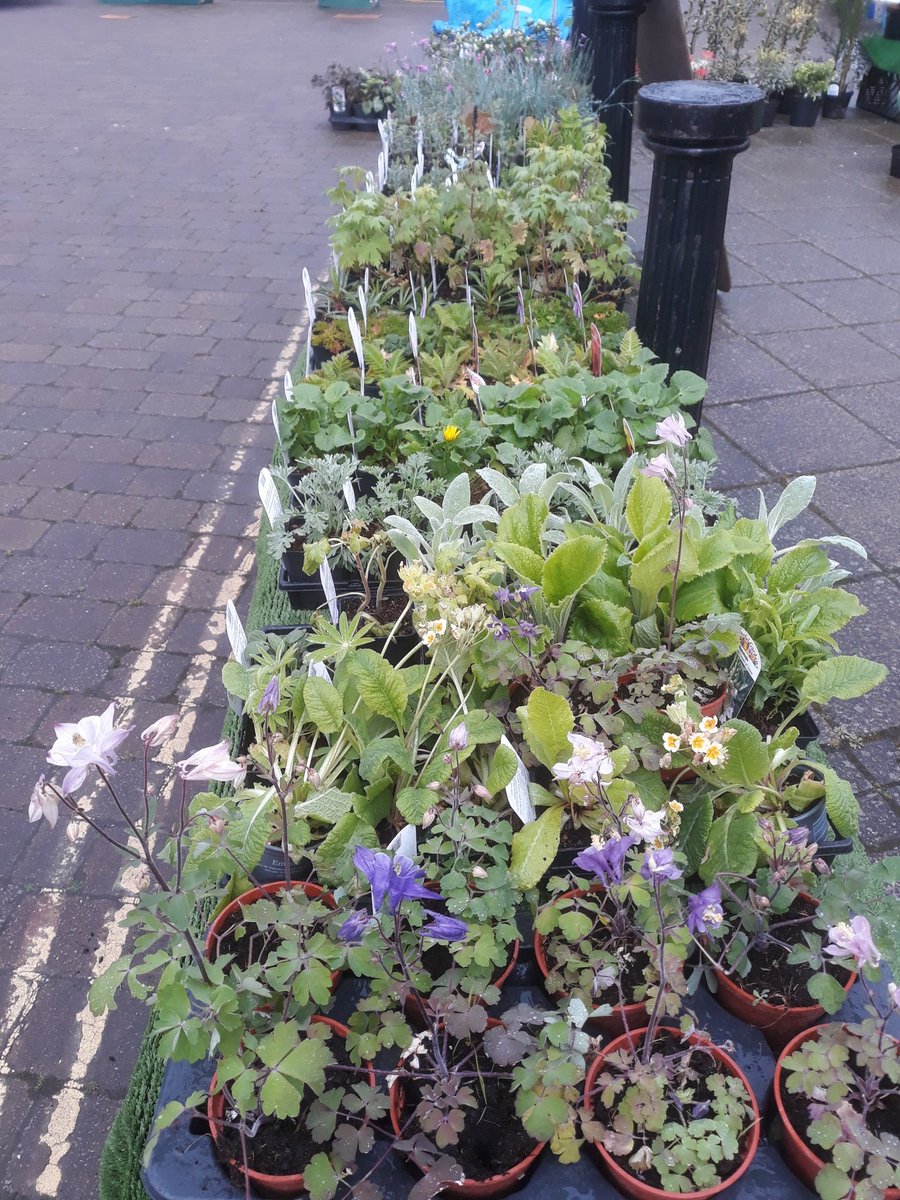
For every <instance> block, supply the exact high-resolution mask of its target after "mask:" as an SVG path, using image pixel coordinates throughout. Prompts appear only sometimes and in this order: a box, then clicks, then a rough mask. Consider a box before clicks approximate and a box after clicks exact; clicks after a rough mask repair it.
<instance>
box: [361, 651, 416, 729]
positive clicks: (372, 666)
mask: <svg viewBox="0 0 900 1200" xmlns="http://www.w3.org/2000/svg"><path fill="white" fill-rule="evenodd" d="M351 672H352V674H353V678H354V680H355V681H356V686H357V689H358V690H359V694H360V696H361V697H362V699H363V700H364V701H365V703H366V704H367V705H368V706H369V708H370V709H371V710H372V712H375V713H378V715H379V716H381V717H388V718H389V719H390V720H391V721H393V722H394V724H395V725H396V726H397V728H398V729H402V727H403V715H404V713H405V712H406V703H407V701H408V700H409V693H408V692H407V690H406V684H405V682H404V680H403V675H402V673H401V672H400V671H397V670H396V669H395V668H394V667H392V666H391V664H390V663H389V662H388V661H387V659H385V658H382V657H381V655H380V654H376V653H375V651H374V650H358V651H357V652H356V656H355V658H354V660H353V665H352V667H351Z"/></svg>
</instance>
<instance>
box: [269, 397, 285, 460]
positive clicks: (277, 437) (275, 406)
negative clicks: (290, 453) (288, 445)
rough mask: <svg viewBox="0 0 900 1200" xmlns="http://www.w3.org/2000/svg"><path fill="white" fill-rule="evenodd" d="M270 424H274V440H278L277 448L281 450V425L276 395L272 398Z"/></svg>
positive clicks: (282, 448) (282, 447)
mask: <svg viewBox="0 0 900 1200" xmlns="http://www.w3.org/2000/svg"><path fill="white" fill-rule="evenodd" d="M272 424H273V425H274V426H275V440H276V441H277V442H278V447H279V449H280V450H282V451H283V450H284V446H283V445H282V444H281V425H280V423H279V421H278V397H277V396H275V397H274V399H273V400H272Z"/></svg>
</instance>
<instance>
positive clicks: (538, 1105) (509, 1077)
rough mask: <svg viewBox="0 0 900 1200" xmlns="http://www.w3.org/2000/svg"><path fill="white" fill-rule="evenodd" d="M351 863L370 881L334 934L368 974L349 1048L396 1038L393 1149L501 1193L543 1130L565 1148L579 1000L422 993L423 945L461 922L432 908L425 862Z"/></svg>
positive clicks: (579, 1055) (426, 1167)
mask: <svg viewBox="0 0 900 1200" xmlns="http://www.w3.org/2000/svg"><path fill="white" fill-rule="evenodd" d="M354 862H355V863H356V866H357V869H358V871H359V872H360V874H361V875H362V876H363V877H364V878H365V879H366V880H367V882H368V884H369V886H370V887H371V903H367V904H366V905H365V907H363V908H358V909H356V910H355V911H354V912H353V913H352V914H351V915H350V916H349V917H348V918H347V920H346V922H345V924H344V926H343V927H342V929H341V934H340V936H341V937H342V938H343V939H344V940H345V941H346V942H347V944H348V945H349V946H350V951H349V962H350V964H351V967H352V969H354V970H355V971H357V972H358V973H359V974H360V975H362V976H363V977H365V978H367V979H369V981H370V984H369V994H368V995H367V996H365V997H364V998H363V999H362V1000H361V1001H360V1003H359V1005H358V1008H357V1011H356V1013H355V1014H354V1015H353V1017H351V1019H350V1029H351V1033H350V1036H349V1037H348V1041H347V1045H348V1049H349V1052H350V1056H351V1059H353V1060H355V1061H357V1060H359V1059H360V1058H361V1057H362V1056H364V1055H366V1054H367V1053H369V1051H370V1050H371V1048H372V1047H373V1046H390V1045H393V1044H396V1045H399V1046H400V1047H401V1048H403V1050H404V1053H403V1054H402V1056H401V1058H400V1061H399V1063H398V1065H397V1068H396V1070H395V1071H393V1072H392V1074H391V1123H392V1127H393V1130H394V1135H395V1141H394V1149H395V1150H396V1151H397V1152H399V1153H401V1154H403V1155H404V1156H405V1157H407V1158H409V1159H410V1160H411V1162H412V1163H413V1164H414V1165H415V1166H416V1167H417V1168H418V1169H419V1170H420V1171H422V1172H424V1173H426V1174H427V1175H428V1177H429V1180H430V1181H431V1183H432V1184H433V1185H434V1189H435V1190H436V1189H437V1188H438V1187H441V1188H446V1189H447V1191H448V1193H449V1194H451V1195H458V1196H495V1195H496V1196H499V1195H504V1194H506V1193H507V1192H509V1191H511V1190H513V1189H514V1188H515V1187H516V1186H519V1185H520V1183H521V1182H522V1180H523V1179H524V1177H525V1176H526V1175H527V1173H528V1172H529V1171H530V1169H531V1167H532V1166H533V1165H534V1163H535V1162H536V1160H537V1158H538V1157H539V1155H540V1154H541V1152H542V1150H543V1149H544V1143H545V1142H546V1141H549V1140H550V1139H551V1138H553V1140H554V1149H555V1150H556V1152H557V1153H559V1154H565V1153H566V1152H569V1151H571V1149H572V1148H573V1145H574V1139H575V1121H574V1103H573V1101H572V1099H571V1092H572V1089H571V1087H570V1086H569V1084H568V1083H567V1082H566V1081H567V1080H568V1079H571V1078H575V1079H578V1078H580V1077H581V1074H582V1073H583V1071H584V1068H585V1057H584V1056H585V1053H586V1051H587V1050H588V1048H589V1045H590V1040H589V1038H588V1036H587V1035H586V1034H585V1033H583V1032H582V1030H581V1023H582V1020H583V1017H584V1016H586V1011H581V1010H576V1011H575V1013H574V1014H572V1015H570V1016H569V1017H568V1019H567V1018H564V1017H562V1016H561V1015H560V1014H559V1013H541V1012H538V1011H536V1010H534V1009H531V1008H530V1007H529V1006H527V1005H519V1006H517V1008H515V1009H512V1010H510V1012H508V1013H507V1014H504V1017H503V1018H502V1019H499V1020H498V1019H496V1018H495V1019H491V1018H489V1017H488V1015H487V1012H486V1010H485V1009H484V1008H483V1007H482V1006H481V1005H480V1004H478V1003H477V1002H476V1001H475V1000H474V998H473V997H471V996H466V995H464V994H462V993H461V992H460V991H459V990H457V989H456V988H448V989H447V990H446V991H445V992H444V993H443V995H442V996H440V997H439V998H438V997H435V996H432V997H431V998H430V1002H428V1003H426V998H427V991H426V992H424V993H423V992H420V990H419V988H420V985H422V984H424V985H425V987H426V989H427V988H428V986H429V982H430V981H429V974H428V972H427V971H426V970H425V968H424V963H423V952H425V951H426V950H427V947H428V946H429V945H430V944H433V943H435V942H440V943H445V944H448V945H449V944H453V945H454V946H455V945H457V944H458V943H463V942H465V940H467V939H468V938H469V937H470V930H469V926H468V923H467V922H466V921H464V920H461V919H459V918H457V917H451V916H449V915H447V914H445V913H443V912H441V911H439V910H438V909H437V908H436V907H435V905H438V904H440V903H441V899H442V898H441V896H440V893H439V892H436V891H435V890H433V889H432V888H429V887H426V886H424V875H425V872H424V870H423V869H421V868H416V867H415V866H414V864H412V863H411V862H410V861H409V860H408V859H406V858H405V857H403V856H402V855H395V856H394V857H393V858H392V857H391V856H389V855H387V854H383V853H373V852H372V851H370V850H368V849H366V848H365V847H359V848H357V850H356V851H355V854H354ZM464 974H465V971H463V975H464ZM410 999H412V1000H414V1001H415V1002H416V1003H415V1009H416V1011H417V1012H418V1013H419V1014H421V1015H422V1016H423V1017H424V1024H425V1028H424V1029H423V1030H422V1031H421V1032H420V1033H419V1034H418V1035H417V1036H416V1037H415V1038H413V1036H412V1033H411V1031H410V1030H409V1028H408V1026H406V1025H405V1023H404V1022H403V1017H402V1013H403V1011H404V1009H405V1008H406V1007H407V1006H408V1002H409V1000H410ZM581 1009H583V1006H581ZM513 1067H515V1068H516V1069H515V1070H511V1069H510V1068H513Z"/></svg>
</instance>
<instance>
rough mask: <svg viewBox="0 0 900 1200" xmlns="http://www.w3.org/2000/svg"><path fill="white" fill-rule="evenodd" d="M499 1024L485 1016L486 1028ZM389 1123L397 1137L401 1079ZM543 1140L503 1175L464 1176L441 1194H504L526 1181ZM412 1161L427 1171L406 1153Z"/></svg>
mask: <svg viewBox="0 0 900 1200" xmlns="http://www.w3.org/2000/svg"><path fill="white" fill-rule="evenodd" d="M500 1024H502V1022H501V1021H498V1020H497V1018H496V1017H488V1029H494V1028H496V1026H498V1025H500ZM399 1065H400V1066H401V1067H402V1066H403V1059H402V1058H401V1059H400V1063H399ZM390 1095H391V1126H392V1127H393V1130H394V1133H396V1134H397V1136H398V1137H399V1136H400V1135H401V1133H402V1132H403V1125H402V1122H401V1118H402V1116H403V1109H404V1107H405V1104H406V1096H405V1095H404V1091H403V1081H402V1080H400V1079H395V1080H394V1082H393V1083H392V1084H391V1093H390ZM407 1136H408V1134H407ZM546 1144H547V1143H546V1142H536V1143H535V1145H534V1148H533V1149H532V1150H531V1152H530V1153H529V1154H528V1155H526V1157H525V1158H523V1159H522V1161H521V1162H518V1163H516V1165H515V1166H514V1167H511V1168H510V1169H509V1170H508V1171H504V1172H503V1174H502V1175H491V1176H490V1178H488V1179H464V1180H463V1182H462V1183H451V1184H448V1185H447V1187H445V1188H441V1192H440V1194H441V1195H442V1196H464V1197H471V1198H472V1200H488V1197H493V1196H507V1195H509V1193H510V1192H513V1191H515V1190H516V1189H517V1188H519V1187H521V1186H522V1184H523V1183H524V1182H525V1178H526V1176H527V1174H528V1172H529V1171H530V1170H531V1168H532V1167H533V1166H534V1164H535V1163H536V1162H537V1160H538V1158H539V1157H540V1155H541V1151H542V1150H543V1149H544V1146H545V1145H546ZM408 1157H409V1159H410V1161H411V1162H413V1163H415V1165H416V1166H417V1167H418V1168H419V1170H420V1171H421V1172H422V1174H423V1175H424V1174H427V1171H426V1170H425V1168H424V1167H422V1166H421V1165H420V1163H419V1162H418V1161H417V1159H416V1156H415V1153H412V1154H410V1155H408Z"/></svg>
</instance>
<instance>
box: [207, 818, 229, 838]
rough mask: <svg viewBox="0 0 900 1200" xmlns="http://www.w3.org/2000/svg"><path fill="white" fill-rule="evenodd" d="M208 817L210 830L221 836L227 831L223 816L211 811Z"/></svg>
mask: <svg viewBox="0 0 900 1200" xmlns="http://www.w3.org/2000/svg"><path fill="white" fill-rule="evenodd" d="M206 819H207V821H208V823H209V828H210V832H211V833H214V834H215V835H216V837H221V836H222V834H223V833H224V832H225V822H224V821H223V820H222V818H221V817H219V816H217V815H216V814H215V813H210V814H209V815H208V816H207V818H206Z"/></svg>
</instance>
